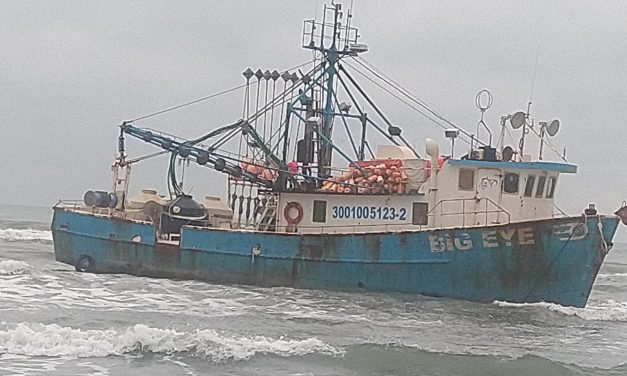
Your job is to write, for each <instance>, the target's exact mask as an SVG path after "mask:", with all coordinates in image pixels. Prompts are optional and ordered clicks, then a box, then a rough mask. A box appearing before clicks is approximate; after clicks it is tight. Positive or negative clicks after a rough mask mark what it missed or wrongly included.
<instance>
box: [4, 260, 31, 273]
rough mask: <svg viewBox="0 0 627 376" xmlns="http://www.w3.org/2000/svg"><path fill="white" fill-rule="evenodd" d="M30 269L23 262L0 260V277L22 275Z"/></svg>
mask: <svg viewBox="0 0 627 376" xmlns="http://www.w3.org/2000/svg"><path fill="white" fill-rule="evenodd" d="M30 269H31V267H30V265H28V264H27V263H25V262H24V261H16V260H0V275H15V274H24V273H25V272H27V271H29V270H30Z"/></svg>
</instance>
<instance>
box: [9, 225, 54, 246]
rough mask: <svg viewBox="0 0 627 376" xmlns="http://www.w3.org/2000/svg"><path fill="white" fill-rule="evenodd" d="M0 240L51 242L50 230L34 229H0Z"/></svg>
mask: <svg viewBox="0 0 627 376" xmlns="http://www.w3.org/2000/svg"><path fill="white" fill-rule="evenodd" d="M0 240H4V241H9V242H35V243H46V244H51V243H52V232H50V231H47V230H34V229H13V228H7V229H0Z"/></svg>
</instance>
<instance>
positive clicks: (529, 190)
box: [525, 175, 536, 197]
mask: <svg viewBox="0 0 627 376" xmlns="http://www.w3.org/2000/svg"><path fill="white" fill-rule="evenodd" d="M535 184H536V177H535V176H534V175H529V176H527V184H525V197H531V196H532V195H533V186H534V185H535Z"/></svg>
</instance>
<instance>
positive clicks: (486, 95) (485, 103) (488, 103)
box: [470, 89, 494, 153]
mask: <svg viewBox="0 0 627 376" xmlns="http://www.w3.org/2000/svg"><path fill="white" fill-rule="evenodd" d="M493 102H494V97H492V93H490V91H489V90H487V89H483V90H481V91H479V92H478V93H477V96H476V97H475V105H476V106H477V108H478V109H479V111H481V119H479V122H478V123H477V141H479V130H480V128H481V126H483V128H484V129H485V130H486V131H487V132H488V135H490V139H489V140H490V141H489V142H488V146H490V147H491V146H492V132H491V131H490V128H488V126H487V125H486V123H485V121H483V117H484V115H485V112H486V110H488V109H489V108H490V107H492V103H493ZM470 150H471V153H472V150H473V142H472V141H471V143H470Z"/></svg>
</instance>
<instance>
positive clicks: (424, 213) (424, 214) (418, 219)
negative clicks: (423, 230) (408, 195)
mask: <svg viewBox="0 0 627 376" xmlns="http://www.w3.org/2000/svg"><path fill="white" fill-rule="evenodd" d="M412 209H413V210H412V216H411V223H412V224H414V225H426V224H427V223H428V222H429V216H428V213H429V204H428V203H426V202H414V205H413V208H412Z"/></svg>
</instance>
